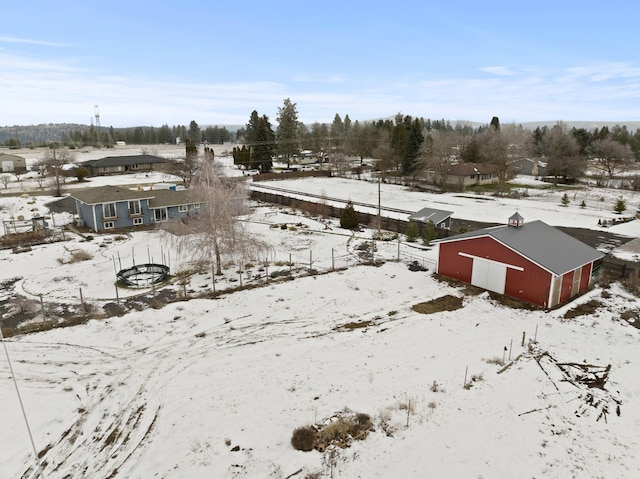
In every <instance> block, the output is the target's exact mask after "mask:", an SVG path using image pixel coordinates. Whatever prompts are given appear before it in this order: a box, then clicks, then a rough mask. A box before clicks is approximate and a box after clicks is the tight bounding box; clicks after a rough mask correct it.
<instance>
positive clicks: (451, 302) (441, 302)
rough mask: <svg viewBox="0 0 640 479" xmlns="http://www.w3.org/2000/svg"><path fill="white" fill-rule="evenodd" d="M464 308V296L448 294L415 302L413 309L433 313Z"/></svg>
mask: <svg viewBox="0 0 640 479" xmlns="http://www.w3.org/2000/svg"><path fill="white" fill-rule="evenodd" d="M460 308H462V298H461V297H459V296H453V295H450V294H447V295H446V296H441V297H439V298H436V299H432V300H431V301H427V302H426V303H418V304H414V305H413V306H412V308H411V309H413V310H414V311H415V312H416V313H421V314H433V313H439V312H441V311H455V310H456V309H460Z"/></svg>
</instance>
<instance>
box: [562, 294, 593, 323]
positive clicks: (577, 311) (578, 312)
mask: <svg viewBox="0 0 640 479" xmlns="http://www.w3.org/2000/svg"><path fill="white" fill-rule="evenodd" d="M601 306H602V303H601V302H600V301H598V300H597V299H592V300H591V301H587V302H586V303H584V304H579V305H578V306H576V307H575V308H572V309H570V310H569V311H567V312H566V313H564V316H563V318H564V319H573V318H577V317H578V316H585V315H588V314H593V313H595V312H596V310H597V309H598V308H599V307H601Z"/></svg>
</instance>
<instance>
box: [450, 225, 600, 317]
mask: <svg viewBox="0 0 640 479" xmlns="http://www.w3.org/2000/svg"><path fill="white" fill-rule="evenodd" d="M437 244H438V245H439V252H438V273H439V274H441V275H443V276H447V277H449V278H453V279H457V280H460V281H463V282H465V283H470V284H472V285H474V286H478V287H480V288H484V289H488V290H489V291H495V292H496V293H500V294H505V295H507V296H511V297H514V298H518V299H522V300H524V301H527V302H529V303H533V304H536V305H538V306H542V307H545V308H551V307H553V306H556V305H557V304H560V303H563V302H565V301H567V300H569V299H570V298H572V297H574V296H575V295H577V294H579V293H581V292H583V291H585V290H586V289H587V288H588V287H589V285H590V283H591V278H592V276H593V273H594V263H595V262H597V261H598V260H600V259H601V258H602V257H603V256H604V254H603V253H600V252H599V251H597V250H595V249H593V248H592V247H590V246H588V245H586V244H584V243H582V242H581V241H578V240H577V239H575V238H573V237H571V236H569V235H567V234H565V233H563V232H562V231H560V230H558V229H556V228H554V227H553V226H549V225H547V224H546V223H543V222H542V221H532V222H531V223H527V224H524V219H523V218H522V216H520V215H519V214H518V213H516V214H514V215H513V216H512V217H511V218H509V223H508V224H507V225H506V226H495V227H493V228H486V229H482V230H478V231H470V232H468V233H462V234H459V235H456V236H452V237H450V238H447V239H443V240H439V241H438V242H437Z"/></svg>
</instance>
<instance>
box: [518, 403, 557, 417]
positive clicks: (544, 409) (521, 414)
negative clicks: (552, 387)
mask: <svg viewBox="0 0 640 479" xmlns="http://www.w3.org/2000/svg"><path fill="white" fill-rule="evenodd" d="M552 407H553V406H552V405H549V406H547V407H540V408H538V409H532V410H531V411H526V412H521V413H520V414H518V416H524V415H526V414H531V413H532V412H539V411H546V410H547V409H551V408H552Z"/></svg>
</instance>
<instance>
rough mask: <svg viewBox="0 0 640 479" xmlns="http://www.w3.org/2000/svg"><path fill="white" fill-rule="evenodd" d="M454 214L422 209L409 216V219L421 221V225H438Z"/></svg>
mask: <svg viewBox="0 0 640 479" xmlns="http://www.w3.org/2000/svg"><path fill="white" fill-rule="evenodd" d="M452 214H453V211H444V210H436V209H434V208H422V209H421V210H420V211H416V212H415V213H413V214H411V215H409V219H412V220H416V221H420V222H421V223H427V222H429V221H431V222H433V224H435V225H437V224H439V223H442V222H443V221H444V220H446V219H447V218H449V217H450V216H451V215H452Z"/></svg>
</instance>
